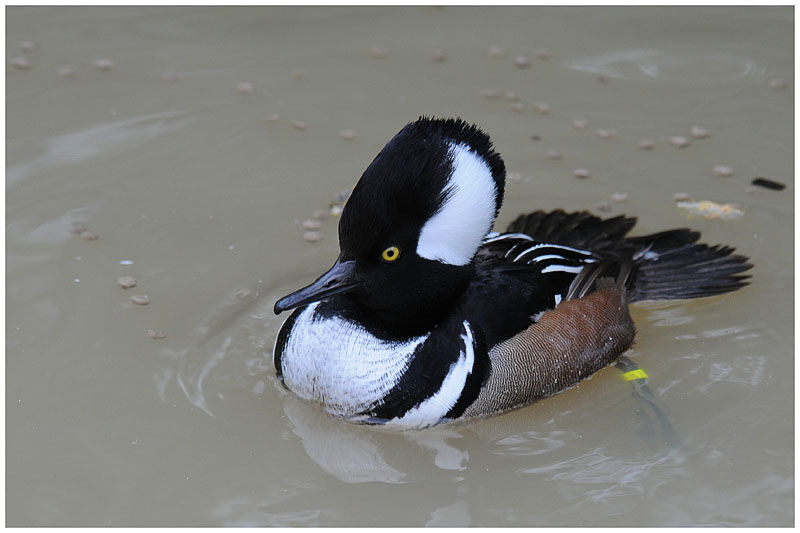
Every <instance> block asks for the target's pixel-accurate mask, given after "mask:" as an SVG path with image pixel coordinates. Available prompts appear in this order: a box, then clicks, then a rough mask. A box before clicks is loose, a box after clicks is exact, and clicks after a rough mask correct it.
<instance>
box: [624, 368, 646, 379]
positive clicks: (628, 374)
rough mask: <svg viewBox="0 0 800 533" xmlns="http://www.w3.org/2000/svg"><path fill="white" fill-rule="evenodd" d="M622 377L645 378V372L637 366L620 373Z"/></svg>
mask: <svg viewBox="0 0 800 533" xmlns="http://www.w3.org/2000/svg"><path fill="white" fill-rule="evenodd" d="M622 379H624V380H625V381H633V380H634V379H647V373H645V371H644V370H642V369H641V368H637V369H636V370H631V371H629V372H625V373H624V374H622Z"/></svg>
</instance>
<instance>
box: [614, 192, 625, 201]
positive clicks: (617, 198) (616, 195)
mask: <svg viewBox="0 0 800 533" xmlns="http://www.w3.org/2000/svg"><path fill="white" fill-rule="evenodd" d="M611 201H612V202H617V203H622V202H627V201H628V193H626V192H615V193H614V194H612V195H611Z"/></svg>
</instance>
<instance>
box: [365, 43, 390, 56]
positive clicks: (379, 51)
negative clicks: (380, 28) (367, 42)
mask: <svg viewBox="0 0 800 533" xmlns="http://www.w3.org/2000/svg"><path fill="white" fill-rule="evenodd" d="M369 55H371V56H372V57H376V58H379V59H380V58H384V57H386V56H387V55H389V51H388V50H386V48H383V47H382V46H372V47H370V49H369Z"/></svg>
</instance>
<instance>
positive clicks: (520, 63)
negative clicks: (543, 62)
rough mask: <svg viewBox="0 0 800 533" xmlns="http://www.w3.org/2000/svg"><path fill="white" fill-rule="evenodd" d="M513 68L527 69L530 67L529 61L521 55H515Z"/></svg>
mask: <svg viewBox="0 0 800 533" xmlns="http://www.w3.org/2000/svg"><path fill="white" fill-rule="evenodd" d="M514 66H516V67H517V68H529V67H530V66H531V60H530V59H528V57H527V56H524V55H522V54H519V55H516V56H514Z"/></svg>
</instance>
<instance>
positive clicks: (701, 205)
mask: <svg viewBox="0 0 800 533" xmlns="http://www.w3.org/2000/svg"><path fill="white" fill-rule="evenodd" d="M677 206H678V207H680V208H681V209H685V210H686V211H688V212H689V214H690V215H696V216H701V217H704V218H717V219H722V220H733V219H736V218H740V217H741V216H743V215H744V211H743V210H742V209H741V207H739V206H737V205H734V204H718V203H716V202H712V201H711V200H703V201H700V202H678V203H677Z"/></svg>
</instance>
